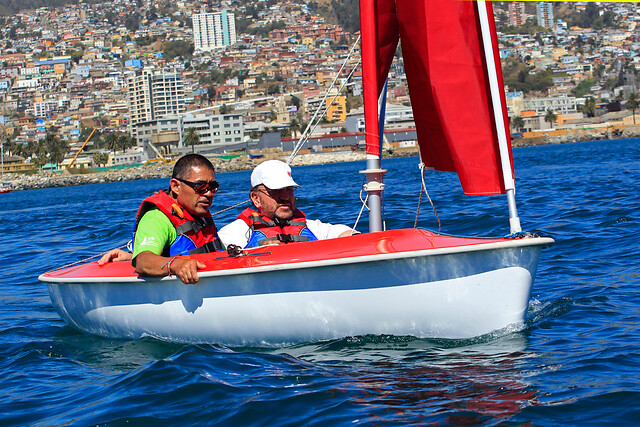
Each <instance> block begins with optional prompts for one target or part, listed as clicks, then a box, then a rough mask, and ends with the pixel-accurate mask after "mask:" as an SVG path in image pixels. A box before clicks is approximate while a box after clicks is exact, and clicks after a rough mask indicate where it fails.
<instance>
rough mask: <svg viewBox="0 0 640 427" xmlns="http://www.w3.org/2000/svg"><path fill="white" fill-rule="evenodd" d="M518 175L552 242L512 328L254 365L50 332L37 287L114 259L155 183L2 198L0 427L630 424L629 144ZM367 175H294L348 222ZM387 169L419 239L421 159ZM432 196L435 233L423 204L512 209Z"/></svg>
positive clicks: (527, 154) (500, 214)
mask: <svg viewBox="0 0 640 427" xmlns="http://www.w3.org/2000/svg"><path fill="white" fill-rule="evenodd" d="M514 162H515V168H516V183H517V195H516V199H517V201H518V209H519V213H520V217H521V220H522V225H523V228H524V229H525V230H526V231H529V232H534V233H538V234H544V235H549V236H551V237H553V238H554V239H555V240H556V244H555V246H553V247H552V248H549V249H546V250H544V251H543V253H542V258H541V261H540V266H539V268H538V274H537V277H536V281H535V283H534V287H533V295H532V299H531V302H530V305H529V310H528V317H527V322H526V324H525V325H524V327H521V328H518V329H515V330H513V329H512V330H508V331H507V330H505V331H498V332H496V333H494V334H491V335H488V336H483V337H479V338H477V339H470V340H442V339H417V338H413V337H403V336H357V337H347V338H344V339H339V340H333V341H326V342H310V343H305V344H301V345H297V346H292V347H286V348H278V349H264V348H227V347H222V346H219V345H216V344H210V345H177V344H171V343H166V342H161V341H156V340H153V339H143V340H138V341H127V340H122V341H119V340H112V339H104V338H100V337H95V336H88V335H85V334H82V333H80V332H77V331H75V330H74V329H72V328H70V327H69V326H67V325H66V324H65V323H64V322H63V321H62V320H61V319H60V318H59V317H58V315H57V314H56V312H55V310H54V309H53V306H52V304H51V301H50V299H49V295H48V293H47V287H46V285H45V284H43V283H40V282H39V281H38V279H37V277H38V275H40V274H42V273H44V272H45V271H47V270H50V269H53V268H56V267H59V266H61V265H65V264H69V263H71V262H75V261H78V260H81V259H84V258H88V257H91V256H94V255H96V254H99V253H101V252H104V251H106V250H107V249H110V248H113V247H116V246H120V245H122V244H124V243H125V242H126V241H127V240H128V239H129V234H130V228H131V225H132V221H133V217H134V215H135V212H136V209H137V207H138V204H139V203H140V200H141V199H142V198H144V197H145V196H146V195H148V194H150V193H151V192H153V191H155V190H157V189H160V188H163V187H164V186H166V184H167V180H143V181H129V182H119V183H106V184H96V185H85V186H78V187H66V188H50V189H42V190H30V191H19V192H18V191H16V192H12V193H9V194H1V195H0V224H1V227H2V237H3V238H2V240H3V242H4V243H3V244H2V245H0V261H1V264H0V301H1V302H0V386H1V390H2V393H1V394H0V424H1V425H11V426H13V425H34V426H61V425H72V426H89V425H110V426H118V425H125V424H126V425H153V426H158V425H188V426H190V425H225V426H226V425H242V426H250V425H259V426H262V425H292V426H298V425H407V424H413V425H438V424H447V425H449V424H451V425H549V426H551V425H553V426H555V425H638V424H640V327H639V325H640V291H639V290H638V287H639V285H640V244H639V243H638V232H639V231H640V227H639V224H640V213H639V212H640V196H639V195H638V189H639V188H640V185H639V184H638V174H639V171H640V140H638V139H621V140H613V141H596V142H583V143H571V144H562V145H547V146H538V147H523V148H516V149H514ZM364 166H365V165H364V162H354V163H342V164H329V165H318V166H305V167H295V168H294V171H293V176H294V178H295V179H296V180H297V181H298V183H299V184H301V185H302V187H301V188H300V189H299V190H298V191H297V196H298V206H299V207H300V208H301V209H302V210H303V211H304V212H305V213H306V214H307V216H309V217H312V218H320V219H323V220H325V221H327V222H342V223H346V224H353V223H354V221H355V220H356V218H357V217H358V213H359V210H360V207H361V203H360V198H359V197H360V196H359V191H360V187H361V184H362V176H361V175H360V174H358V171H359V170H362V169H364V168H365V167H364ZM383 166H384V167H385V168H386V169H388V170H389V172H388V173H387V176H386V179H385V183H386V188H387V191H386V196H385V206H386V209H385V219H386V224H387V227H388V228H397V227H413V224H414V221H415V220H416V209H417V207H418V200H419V196H420V173H419V170H418V159H417V157H407V158H394V159H385V160H384V161H383ZM249 174H250V172H248V171H247V172H234V173H221V174H219V175H218V180H219V181H220V182H221V185H222V188H221V191H220V192H219V193H218V194H217V195H216V196H215V199H214V205H213V207H212V211H213V212H216V211H218V210H221V209H223V208H225V207H228V206H231V205H234V204H236V203H240V202H242V201H244V200H246V199H247V197H248V188H249ZM425 182H426V184H427V187H428V191H429V195H430V197H431V199H432V200H433V205H434V208H435V210H436V212H437V215H438V218H439V222H438V219H437V217H436V215H435V214H434V211H433V208H432V207H431V205H430V204H429V202H428V200H427V199H426V197H423V199H422V206H421V208H420V214H419V217H418V225H419V226H420V227H424V228H428V229H431V230H437V229H438V227H439V226H440V227H441V230H442V232H445V233H450V234H461V235H471V236H487V235H489V236H502V235H506V234H508V233H509V230H508V219H507V215H508V211H507V206H506V199H505V197H504V196H489V197H468V196H464V195H463V194H462V191H461V188H460V185H459V182H458V180H457V178H456V176H455V175H453V174H451V173H437V172H431V171H430V172H427V174H426V176H425ZM240 209H242V207H238V208H235V209H232V210H229V211H226V212H224V213H222V214H219V215H216V216H215V218H216V222H217V223H218V224H219V225H224V224H226V223H228V222H230V221H231V220H232V219H234V217H235V215H237V213H238V212H239V210H240ZM357 227H358V229H359V230H361V231H365V230H366V229H367V220H366V215H365V216H364V218H363V219H361V220H360V222H359V224H358V225H357Z"/></svg>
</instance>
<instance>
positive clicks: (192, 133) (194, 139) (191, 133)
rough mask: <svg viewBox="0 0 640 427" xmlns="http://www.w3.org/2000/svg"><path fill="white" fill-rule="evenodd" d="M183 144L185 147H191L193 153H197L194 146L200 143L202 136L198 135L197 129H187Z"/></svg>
mask: <svg viewBox="0 0 640 427" xmlns="http://www.w3.org/2000/svg"><path fill="white" fill-rule="evenodd" d="M182 143H183V144H184V145H191V152H192V153H195V148H194V145H196V144H199V143H200V135H199V134H198V131H197V130H196V128H193V127H191V128H187V129H185V133H184V136H183V139H182Z"/></svg>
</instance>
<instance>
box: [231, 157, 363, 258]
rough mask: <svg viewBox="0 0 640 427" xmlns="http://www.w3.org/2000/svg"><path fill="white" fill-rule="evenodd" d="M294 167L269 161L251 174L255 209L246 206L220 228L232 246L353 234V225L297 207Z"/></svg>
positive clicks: (289, 241)
mask: <svg viewBox="0 0 640 427" xmlns="http://www.w3.org/2000/svg"><path fill="white" fill-rule="evenodd" d="M296 187H299V185H298V184H296V182H295V181H294V180H293V178H291V168H290V167H289V165H287V164H286V163H284V162H281V161H280V160H267V161H266V162H263V163H261V164H259V165H258V166H256V168H255V169H254V170H253V172H252V173H251V192H250V194H249V196H250V198H251V201H252V202H253V206H254V207H255V209H251V208H249V209H245V210H244V211H243V212H242V213H241V214H240V215H239V216H238V218H237V219H236V220H235V221H233V222H232V223H230V224H228V225H226V226H224V227H222V228H221V229H220V239H222V241H223V242H224V243H225V244H226V245H227V246H228V245H231V244H233V245H237V246H239V247H241V248H250V247H256V246H263V245H274V244H275V245H279V244H283V243H293V242H306V241H313V240H323V239H333V238H336V237H344V236H350V235H351V234H352V230H351V228H350V227H348V226H346V225H342V224H328V223H323V222H321V221H319V220H308V219H307V218H306V217H305V215H304V214H303V213H302V212H301V211H300V210H298V209H296V198H295V194H294V189H295V188H296Z"/></svg>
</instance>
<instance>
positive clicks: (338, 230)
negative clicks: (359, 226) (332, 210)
mask: <svg viewBox="0 0 640 427" xmlns="http://www.w3.org/2000/svg"><path fill="white" fill-rule="evenodd" d="M307 227H309V230H310V231H311V232H312V233H313V234H315V236H316V237H317V238H318V239H320V240H324V239H335V238H337V237H346V236H351V235H352V234H358V233H359V232H358V231H352V229H351V227H349V226H348V225H344V224H329V223H327V222H322V221H320V220H317V219H311V220H309V219H307Z"/></svg>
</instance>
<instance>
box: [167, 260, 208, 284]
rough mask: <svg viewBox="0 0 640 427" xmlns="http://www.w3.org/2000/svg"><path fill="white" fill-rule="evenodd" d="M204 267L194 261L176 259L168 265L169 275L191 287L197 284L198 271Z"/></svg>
mask: <svg viewBox="0 0 640 427" xmlns="http://www.w3.org/2000/svg"><path fill="white" fill-rule="evenodd" d="M205 267H206V265H204V264H203V263H201V262H200V261H196V260H195V259H184V258H176V259H174V260H173V261H172V262H171V264H169V271H171V274H175V275H176V276H178V278H179V279H180V280H182V283H184V284H186V285H193V284H194V283H198V280H200V278H199V277H198V270H202V269H203V268H205Z"/></svg>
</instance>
